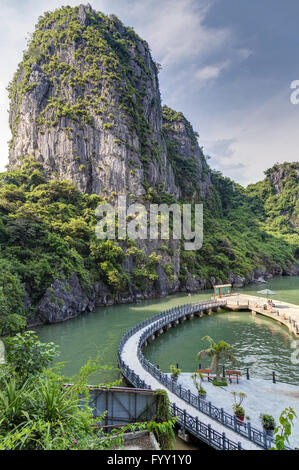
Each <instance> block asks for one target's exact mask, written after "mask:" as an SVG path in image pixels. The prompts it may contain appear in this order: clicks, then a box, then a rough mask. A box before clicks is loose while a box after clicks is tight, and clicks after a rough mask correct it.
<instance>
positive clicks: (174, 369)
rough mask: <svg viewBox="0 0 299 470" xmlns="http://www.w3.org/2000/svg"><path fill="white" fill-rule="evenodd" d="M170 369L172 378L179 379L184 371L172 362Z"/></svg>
mask: <svg viewBox="0 0 299 470" xmlns="http://www.w3.org/2000/svg"><path fill="white" fill-rule="evenodd" d="M169 369H170V374H171V378H172V380H177V379H178V376H179V375H180V373H181V372H182V371H181V369H178V368H177V367H176V366H175V365H173V364H171V365H170V366H169Z"/></svg>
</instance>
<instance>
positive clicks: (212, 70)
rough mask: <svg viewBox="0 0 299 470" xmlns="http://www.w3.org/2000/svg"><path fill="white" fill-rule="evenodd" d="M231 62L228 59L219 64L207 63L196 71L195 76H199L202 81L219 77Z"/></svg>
mask: <svg viewBox="0 0 299 470" xmlns="http://www.w3.org/2000/svg"><path fill="white" fill-rule="evenodd" d="M229 64H230V62H229V61H226V62H224V63H223V64H219V65H206V66H205V67H202V68H200V69H198V70H197V71H196V72H195V77H196V78H198V79H199V80H200V82H201V83H204V82H206V81H209V80H211V79H215V78H218V77H219V75H220V73H221V72H222V70H224V69H225V68H227V67H228V66H229Z"/></svg>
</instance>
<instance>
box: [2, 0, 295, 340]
mask: <svg viewBox="0 0 299 470" xmlns="http://www.w3.org/2000/svg"><path fill="white" fill-rule="evenodd" d="M9 96H10V113H9V120H10V126H11V131H12V139H11V142H10V150H9V171H8V172H7V173H3V174H1V175H0V251H1V258H0V334H1V328H2V331H4V332H6V331H14V330H17V329H18V328H21V327H23V326H24V318H26V320H27V321H29V323H30V324H36V323H45V322H56V321H63V320H66V319H68V318H72V317H74V316H76V315H79V314H80V313H81V312H84V311H90V310H93V309H94V308H95V307H96V306H98V305H107V304H111V303H114V302H130V301H135V300H136V299H144V298H150V297H155V296H163V295H167V294H169V293H172V292H175V291H178V290H183V291H194V290H197V289H203V288H207V287H211V286H212V285H213V284H214V283H215V282H220V283H222V282H228V281H229V282H232V283H233V284H234V285H235V286H243V285H244V284H245V283H248V282H252V281H254V280H256V279H257V278H261V277H263V278H264V277H269V276H272V275H277V274H294V273H296V272H297V270H298V267H297V264H296V258H298V256H299V253H298V238H297V237H298V234H297V233H296V232H294V233H291V234H290V228H289V227H293V226H294V217H296V214H298V206H296V204H297V202H296V201H297V199H296V201H295V199H294V198H295V192H293V189H292V192H291V193H290V192H289V191H288V192H287V194H288V197H287V199H286V200H285V199H283V205H281V202H280V201H281V200H279V201H278V204H277V206H276V212H275V214H274V213H271V211H270V212H269V207H268V206H269V205H271V200H272V199H271V197H272V195H271V194H270V193H271V191H270V193H267V194H268V195H269V199H268V198H267V201H270V202H269V204H268V206H267V201H266V200H265V198H264V195H265V192H264V186H263V185H264V183H261V185H262V186H261V187H260V186H258V185H256V186H254V187H253V188H251V189H250V188H249V189H248V190H245V189H244V188H242V187H241V186H239V185H237V184H235V183H233V182H232V181H230V180H229V179H228V178H224V177H223V176H222V175H221V174H219V173H217V172H215V171H212V170H211V169H210V168H209V166H208V164H207V162H206V159H205V156H204V153H203V150H202V148H201V147H200V145H199V138H198V135H197V134H196V132H194V130H193V128H192V126H191V124H190V123H189V121H188V120H187V119H186V118H185V117H184V116H183V114H182V113H180V112H176V111H174V110H172V109H170V108H169V107H167V106H163V107H161V98H160V91H159V83H158V66H157V64H155V62H154V61H153V59H152V57H151V53H150V49H149V46H148V45H147V43H146V42H145V41H144V40H142V39H141V38H139V37H138V36H137V34H136V33H135V32H134V30H133V29H132V28H129V27H125V26H124V25H123V24H122V23H121V21H120V20H119V19H118V18H116V17H115V16H113V15H112V16H105V15H103V14H102V13H99V12H96V11H95V10H93V9H92V8H91V7H90V5H87V6H84V5H80V6H78V7H75V8H71V7H63V8H60V9H58V10H55V11H54V12H48V13H45V15H43V17H41V18H40V19H39V22H38V24H37V26H36V30H35V32H34V33H33V35H32V37H31V39H30V41H29V43H28V48H27V50H26V51H25V53H24V57H23V60H22V62H21V63H20V64H19V67H18V70H17V71H16V74H15V76H14V78H13V80H12V82H11V84H10V86H9ZM278 173H279V171H278ZM278 173H275V175H276V176H275V181H274V183H273V184H274V187H275V188H278V187H279V175H278V176H277V174H278ZM282 177H283V176H282V174H281V178H282ZM293 180H294V178H293V177H292V179H291V183H290V184H293V183H292V182H293ZM284 184H285V183H284ZM286 184H287V188H289V186H288V185H289V183H288V182H287V183H286ZM267 187H268V186H267ZM284 187H285V186H284ZM292 188H293V186H292ZM294 191H296V184H295V190H294ZM296 194H298V193H297V192H296ZM118 195H126V196H127V200H128V204H129V203H131V202H142V203H143V204H145V205H149V204H150V203H151V202H154V203H167V204H171V203H173V202H178V203H180V204H181V203H183V202H188V203H192V204H193V203H197V202H200V203H203V205H204V243H203V247H202V249H200V250H199V251H197V252H196V251H185V250H184V247H183V245H182V243H181V241H178V240H171V239H170V240H136V241H133V240H130V239H127V240H123V241H119V242H117V241H114V242H112V241H110V240H109V241H104V242H103V241H99V240H97V239H96V236H95V224H96V217H95V209H96V207H97V205H98V204H100V203H103V202H106V201H107V202H111V203H112V204H113V203H115V202H116V198H117V196H118ZM274 196H275V195H274ZM286 201H287V202H286ZM294 201H295V202H294ZM289 203H290V204H293V206H292V208H291V212H287V211H285V208H284V206H285V205H288V204H289ZM295 206H296V207H295ZM267 211H268V212H267ZM283 211H285V215H283V214H282V212H283ZM268 213H269V217H270V216H271V217H272V218H273V217H274V218H273V228H272V229H271V230H268V228H269V227H268V222H267V220H268V219H267V214H268ZM273 214H274V216H273ZM290 214H292V216H290V217H289V215H290ZM282 215H283V216H284V217H286V218H288V217H289V219H290V220H289V221H290V223H291V225H289V226H288V228H286V230H285V231H283V230H281V231H280V232H279V233H278V229H279V230H280V229H281V226H280V225H279V223H278V222H279V221H281V216H282ZM291 217H292V218H291ZM274 219H275V220H274ZM271 220H272V219H271ZM277 227H278V229H277ZM12 292H13V293H14V295H12ZM2 314H3V318H4V320H3V321H2V319H1V318H2V317H1V315H2Z"/></svg>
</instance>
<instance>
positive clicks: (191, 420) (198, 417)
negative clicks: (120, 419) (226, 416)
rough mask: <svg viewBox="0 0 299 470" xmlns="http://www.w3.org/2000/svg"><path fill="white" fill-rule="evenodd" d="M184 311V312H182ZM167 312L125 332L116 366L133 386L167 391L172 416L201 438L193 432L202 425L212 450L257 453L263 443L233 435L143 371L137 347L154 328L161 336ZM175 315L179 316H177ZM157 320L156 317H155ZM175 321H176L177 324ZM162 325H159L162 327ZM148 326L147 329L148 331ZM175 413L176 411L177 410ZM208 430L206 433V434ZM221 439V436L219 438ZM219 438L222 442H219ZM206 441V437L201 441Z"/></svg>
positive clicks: (204, 306) (201, 306)
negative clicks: (250, 451)
mask: <svg viewBox="0 0 299 470" xmlns="http://www.w3.org/2000/svg"><path fill="white" fill-rule="evenodd" d="M224 305H225V302H223V301H222V302H219V303H217V302H204V303H198V304H197V305H195V304H191V305H189V306H182V307H176V308H175V309H172V310H173V311H179V310H181V319H186V317H188V316H190V315H193V314H194V313H195V312H203V311H204V310H205V311H208V310H209V309H211V308H215V307H216V308H217V307H220V306H224ZM184 308H185V310H184ZM169 313H170V311H166V312H162V314H160V315H158V316H155V317H153V318H152V319H149V321H147V322H143V323H142V324H140V325H137V326H136V327H135V328H133V329H132V330H131V331H130V332H127V333H126V335H125V336H124V338H123V340H122V342H121V343H120V347H119V363H120V367H121V370H122V372H123V373H124V375H125V376H126V377H127V378H128V379H129V380H130V381H131V382H132V383H133V384H134V385H135V386H136V385H137V386H139V387H146V388H152V389H164V390H166V391H167V393H168V396H169V400H170V402H171V404H172V410H173V414H175V415H177V416H178V418H179V422H180V424H181V425H182V426H183V427H184V428H185V429H186V430H188V431H190V432H191V433H193V434H195V435H197V436H198V437H199V438H201V437H200V436H201V432H199V433H196V432H195V429H196V430H197V429H198V428H199V429H200V430H201V426H203V427H205V433H204V434H205V435H207V434H208V435H209V436H210V435H212V437H213V438H212V439H209V440H210V444H211V445H212V446H213V447H215V448H231V449H237V448H239V449H240V448H242V449H246V450H247V449H248V450H258V449H259V450H260V449H261V447H263V444H261V445H257V444H256V443H254V442H252V441H251V440H249V438H246V437H244V436H243V435H241V434H240V433H239V432H235V431H234V430H232V429H228V428H227V427H226V426H225V425H223V424H222V423H221V422H219V421H216V420H215V419H213V418H211V417H210V416H207V414H205V413H203V412H201V411H199V410H198V409H196V408H195V407H194V406H193V405H192V404H190V403H186V401H185V400H184V399H183V398H180V397H179V396H177V395H176V394H175V393H173V392H172V391H170V390H169V388H167V387H166V386H165V385H163V384H161V382H160V381H159V380H157V378H155V377H153V375H152V374H151V373H149V372H148V371H147V370H145V368H144V366H143V364H142V363H141V361H140V358H141V353H140V348H141V346H142V344H144V343H145V341H146V337H147V332H148V333H149V334H148V336H150V335H151V334H152V333H151V331H153V329H155V328H157V330H158V331H160V332H161V333H162V332H163V329H162V328H163V322H161V320H162V319H163V316H165V317H167V315H169ZM177 316H178V315H177ZM157 317H158V318H157ZM177 322H178V321H176V323H177ZM161 323H162V324H161ZM149 327H150V328H149ZM177 410H178V411H177ZM206 430H207V432H206ZM219 436H220V437H219ZM221 436H222V437H223V439H222V440H221ZM202 440H205V441H206V442H207V441H208V439H207V438H205V436H203V439H202ZM218 440H221V442H219V445H218V444H217V441H218Z"/></svg>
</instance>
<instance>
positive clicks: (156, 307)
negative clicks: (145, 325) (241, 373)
mask: <svg viewBox="0 0 299 470" xmlns="http://www.w3.org/2000/svg"><path fill="white" fill-rule="evenodd" d="M265 286H267V288H269V289H271V290H274V291H276V292H277V295H276V296H275V300H276V299H277V300H278V299H279V300H282V301H286V302H291V303H294V304H297V305H299V276H296V277H282V278H277V279H274V280H272V281H271V282H269V283H268V284H267V285H265ZM265 286H264V285H261V286H260V285H253V286H249V287H246V288H245V289H238V291H240V292H242V293H246V292H248V293H251V294H254V293H256V292H257V291H258V290H260V289H263V288H265ZM211 294H212V291H202V292H200V293H199V294H193V295H192V297H191V298H190V297H188V295H187V294H177V295H173V296H169V297H166V298H163V299H157V300H151V301H143V302H140V303H135V304H127V305H113V306H111V307H100V308H98V309H97V310H95V311H94V312H92V313H88V314H84V315H81V316H80V317H78V318H75V319H73V320H69V321H67V322H65V323H59V324H54V325H45V326H42V327H38V328H36V331H37V332H38V335H39V337H40V339H41V340H42V341H54V342H55V343H56V344H58V345H59V346H60V356H59V357H58V358H57V361H59V362H60V361H63V362H65V363H66V364H65V366H64V368H63V374H64V375H66V376H67V377H71V376H72V375H74V374H76V373H77V372H78V370H79V369H80V367H81V366H83V365H84V364H85V363H86V362H87V360H88V359H89V358H94V357H95V356H96V355H97V353H98V352H100V353H101V355H102V361H103V364H109V365H113V366H115V365H116V361H117V347H118V343H119V341H120V339H121V336H122V335H123V333H125V331H126V330H128V329H129V328H130V327H132V326H133V325H135V324H136V323H138V322H139V321H142V320H143V319H145V318H147V317H150V316H153V315H155V314H156V313H158V312H160V311H162V310H165V309H168V308H170V307H173V306H175V305H181V304H184V303H188V302H190V301H196V300H204V299H209V298H210V296H211ZM207 334H208V335H210V336H212V337H213V338H214V339H215V340H220V339H224V340H226V341H227V342H229V343H230V344H232V345H233V346H234V347H235V348H236V356H237V358H238V359H239V360H240V362H241V363H242V366H243V367H249V368H250V370H251V373H252V374H253V375H255V376H261V377H264V378H269V377H270V373H271V371H272V370H276V371H277V373H279V379H280V380H281V381H286V382H290V383H296V384H298V385H299V375H298V374H299V372H298V366H295V365H293V364H292V363H291V359H290V355H291V353H292V351H293V349H291V341H293V340H294V337H293V336H292V335H291V334H290V333H289V332H288V330H287V329H286V328H285V327H284V326H281V325H279V324H278V323H277V322H275V321H273V320H271V319H268V318H265V317H262V316H256V317H253V316H251V314H249V313H246V312H240V313H238V312H235V313H232V312H227V313H219V314H213V315H212V316H210V317H204V318H201V319H198V318H195V319H193V320H191V321H188V322H185V323H184V324H183V325H181V326H179V327H177V328H175V329H171V330H169V332H167V333H165V334H164V335H162V336H161V337H160V338H158V339H156V340H155V341H154V342H153V343H152V344H151V345H150V346H149V347H148V348H147V349H146V356H147V357H148V358H149V359H150V360H151V361H153V362H154V363H156V364H159V365H160V367H161V368H162V369H163V370H165V371H167V370H168V366H169V364H171V363H179V366H180V368H181V369H182V370H183V371H186V372H189V371H192V370H194V369H195V368H196V366H197V362H196V361H195V355H196V353H197V351H199V350H200V349H202V348H203V347H205V344H204V343H203V342H202V341H201V338H202V336H204V335H207ZM118 376H119V373H118V372H117V371H104V370H102V371H98V372H97V373H95V374H93V376H92V377H91V378H90V383H99V382H101V383H104V382H107V381H111V380H112V379H115V378H117V377H118Z"/></svg>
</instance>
